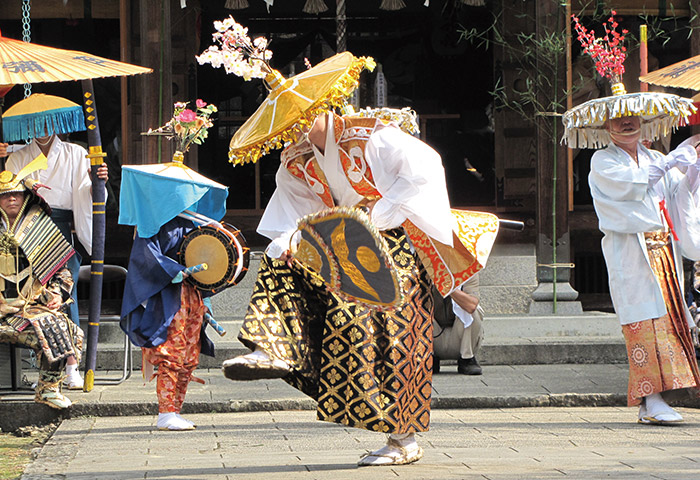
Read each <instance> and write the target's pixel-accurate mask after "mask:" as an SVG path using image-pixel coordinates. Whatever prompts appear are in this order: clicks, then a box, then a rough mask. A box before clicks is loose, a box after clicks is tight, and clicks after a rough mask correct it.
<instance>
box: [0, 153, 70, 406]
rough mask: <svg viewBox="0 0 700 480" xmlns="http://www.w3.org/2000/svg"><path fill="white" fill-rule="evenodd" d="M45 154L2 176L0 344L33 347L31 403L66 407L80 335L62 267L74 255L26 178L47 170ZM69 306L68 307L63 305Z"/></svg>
mask: <svg viewBox="0 0 700 480" xmlns="http://www.w3.org/2000/svg"><path fill="white" fill-rule="evenodd" d="M45 166H46V157H44V156H43V155H41V156H39V157H37V159H36V160H34V161H33V162H31V163H30V164H29V165H27V166H26V167H25V168H24V169H22V171H20V172H19V173H18V174H17V175H14V174H13V173H12V172H10V171H7V170H5V171H3V172H0V216H1V217H2V221H1V223H0V342H9V343H13V344H17V345H22V346H25V347H28V348H31V349H32V350H34V351H35V352H36V355H37V360H38V363H39V381H38V383H37V387H36V395H35V397H34V399H35V401H37V402H39V403H43V404H46V405H48V406H50V407H52V408H56V409H63V408H67V407H70V405H71V401H70V400H69V399H68V398H67V397H65V396H63V394H62V393H61V388H60V382H61V380H62V378H63V370H64V367H65V363H66V359H67V357H69V356H71V355H75V356H76V358H77V359H78V360H79V359H80V354H81V353H82V344H83V332H82V330H80V327H78V326H77V325H75V324H74V323H73V322H71V321H70V320H68V317H66V315H65V314H64V313H63V308H64V307H65V306H66V305H67V303H69V299H70V294H71V289H72V287H73V279H72V277H71V274H70V271H69V270H68V268H66V266H65V265H66V262H67V261H68V260H69V259H70V258H71V257H72V256H73V255H74V254H75V251H74V250H73V248H72V247H71V246H70V245H69V244H68V242H66V240H65V239H64V238H63V236H62V234H61V232H60V231H59V230H58V228H57V227H56V225H55V224H54V223H53V221H52V220H51V218H50V217H49V212H50V208H49V206H48V205H47V204H46V202H45V201H44V200H43V199H42V198H41V197H40V196H39V195H38V194H37V193H36V189H37V188H38V187H40V186H41V185H39V184H37V183H35V182H34V181H32V180H30V179H28V178H26V176H27V175H29V174H30V173H31V172H33V171H35V170H37V169H41V168H45ZM67 301H68V302H67Z"/></svg>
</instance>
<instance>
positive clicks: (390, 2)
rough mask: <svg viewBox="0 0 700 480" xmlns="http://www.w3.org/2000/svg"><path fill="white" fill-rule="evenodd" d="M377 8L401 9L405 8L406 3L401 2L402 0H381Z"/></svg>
mask: <svg viewBox="0 0 700 480" xmlns="http://www.w3.org/2000/svg"><path fill="white" fill-rule="evenodd" d="M379 8H380V9H381V10H401V9H402V8H406V4H405V3H403V0H382V3H381V5H379Z"/></svg>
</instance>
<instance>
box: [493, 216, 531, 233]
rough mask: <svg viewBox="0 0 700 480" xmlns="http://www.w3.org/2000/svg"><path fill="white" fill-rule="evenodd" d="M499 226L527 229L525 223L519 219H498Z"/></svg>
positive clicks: (519, 229) (509, 228) (510, 228)
mask: <svg viewBox="0 0 700 480" xmlns="http://www.w3.org/2000/svg"><path fill="white" fill-rule="evenodd" d="M498 226H499V227H501V228H505V229H508V230H518V231H521V232H522V231H523V230H524V229H525V224H524V223H523V222H519V221H517V220H501V219H500V218H499V219H498Z"/></svg>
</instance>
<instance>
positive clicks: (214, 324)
mask: <svg viewBox="0 0 700 480" xmlns="http://www.w3.org/2000/svg"><path fill="white" fill-rule="evenodd" d="M204 321H205V322H207V323H208V324H209V325H211V328H213V329H214V330H216V333H218V334H219V335H220V336H222V337H223V336H224V335H226V330H225V329H224V327H222V326H221V325H220V324H219V322H217V321H216V320H214V317H212V316H211V314H210V313H209V312H207V313H205V314H204Z"/></svg>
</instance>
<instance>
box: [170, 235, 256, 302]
mask: <svg viewBox="0 0 700 480" xmlns="http://www.w3.org/2000/svg"><path fill="white" fill-rule="evenodd" d="M223 226H224V228H223V229H222V228H217V227H212V226H204V227H198V228H196V229H195V230H192V231H190V232H189V233H188V234H187V235H185V238H184V240H183V241H182V245H181V246H180V252H178V259H179V261H180V263H181V264H183V265H185V266H186V267H191V266H194V265H199V264H202V263H206V264H207V266H208V268H207V270H204V271H201V272H198V273H195V274H193V275H191V276H190V277H188V278H187V280H188V281H189V282H190V283H191V284H193V285H194V286H195V287H197V288H198V289H200V290H204V291H208V292H213V293H218V292H220V291H222V290H224V289H225V288H228V287H231V286H233V285H235V284H237V283H238V282H240V281H241V280H242V279H243V277H244V276H245V274H246V272H247V271H248V263H249V261H250V249H249V248H248V245H247V243H246V241H245V238H244V237H243V235H242V234H241V232H240V230H238V229H237V228H235V227H234V226H232V225H229V224H223Z"/></svg>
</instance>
